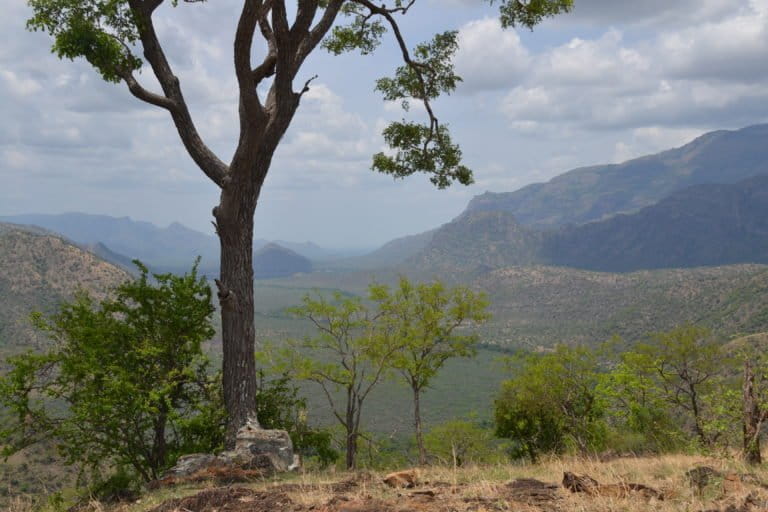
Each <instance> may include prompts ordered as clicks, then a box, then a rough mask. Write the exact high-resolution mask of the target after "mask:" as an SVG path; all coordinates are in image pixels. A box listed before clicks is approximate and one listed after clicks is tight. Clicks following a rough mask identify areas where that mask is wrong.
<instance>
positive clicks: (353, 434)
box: [345, 402, 357, 469]
mask: <svg viewBox="0 0 768 512" xmlns="http://www.w3.org/2000/svg"><path fill="white" fill-rule="evenodd" d="M346 420H347V442H346V445H347V450H346V451H347V453H346V457H345V462H346V466H347V469H355V467H356V466H357V428H356V422H355V411H354V407H350V405H349V402H348V403H347V418H346Z"/></svg>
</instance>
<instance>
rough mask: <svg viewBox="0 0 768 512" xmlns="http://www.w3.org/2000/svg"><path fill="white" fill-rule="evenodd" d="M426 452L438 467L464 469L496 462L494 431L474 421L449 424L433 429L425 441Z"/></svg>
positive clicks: (496, 449)
mask: <svg viewBox="0 0 768 512" xmlns="http://www.w3.org/2000/svg"><path fill="white" fill-rule="evenodd" d="M424 442H425V444H426V447H427V451H428V452H429V454H430V455H431V456H433V457H435V458H436V459H437V460H438V461H439V462H440V463H441V464H448V465H455V466H464V465H467V464H486V463H490V462H496V461H498V459H499V457H498V454H499V453H500V451H499V450H498V446H497V445H498V442H497V441H496V440H495V439H494V437H493V431H492V430H490V429H488V428H483V427H482V426H481V425H479V424H478V423H476V422H475V421H470V420H451V421H448V422H445V423H443V424H442V425H438V426H436V427H434V428H433V429H432V430H430V431H429V433H427V435H426V436H425V437H424Z"/></svg>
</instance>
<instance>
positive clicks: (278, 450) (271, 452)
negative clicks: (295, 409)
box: [219, 422, 299, 475]
mask: <svg viewBox="0 0 768 512" xmlns="http://www.w3.org/2000/svg"><path fill="white" fill-rule="evenodd" d="M219 458H220V459H222V460H224V461H226V463H227V464H230V465H234V466H238V467H241V468H243V469H250V470H259V471H262V472H263V473H264V474H268V475H271V474H274V473H284V472H286V471H293V470H295V469H298V467H299V458H298V456H296V455H294V453H293V443H292V442H291V437H290V436H289V435H288V432H286V431H285V430H264V429H262V428H261V427H259V426H258V424H257V423H256V422H248V423H246V424H245V425H243V426H242V427H241V428H240V430H238V431H237V437H236V439H235V449H234V450H231V451H228V452H224V453H222V454H221V455H220V456H219Z"/></svg>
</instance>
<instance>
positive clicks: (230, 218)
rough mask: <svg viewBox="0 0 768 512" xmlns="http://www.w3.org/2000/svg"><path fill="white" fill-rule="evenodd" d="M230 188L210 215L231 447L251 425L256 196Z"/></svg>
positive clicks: (243, 186) (246, 188)
mask: <svg viewBox="0 0 768 512" xmlns="http://www.w3.org/2000/svg"><path fill="white" fill-rule="evenodd" d="M243 181H245V183H240V184H236V183H231V184H229V185H228V186H226V187H224V188H223V189H222V192H221V202H220V204H219V206H218V207H216V208H215V209H214V216H215V217H216V222H217V231H218V234H219V240H220V243H221V279H220V280H217V283H216V284H217V286H218V288H219V302H220V304H221V331H222V348H223V352H224V354H223V355H224V361H223V366H222V381H223V387H224V404H225V407H226V409H227V414H228V416H227V429H226V441H225V442H226V446H227V447H228V448H232V447H234V444H235V437H236V435H237V431H238V429H239V428H240V427H242V426H243V425H244V424H245V423H246V422H248V421H252V422H256V421H257V420H256V388H257V383H256V360H255V354H254V352H255V343H256V339H255V329H254V308H253V214H254V211H255V209H256V198H257V194H255V193H254V192H253V186H252V185H251V184H249V183H248V181H250V180H248V179H246V180H243Z"/></svg>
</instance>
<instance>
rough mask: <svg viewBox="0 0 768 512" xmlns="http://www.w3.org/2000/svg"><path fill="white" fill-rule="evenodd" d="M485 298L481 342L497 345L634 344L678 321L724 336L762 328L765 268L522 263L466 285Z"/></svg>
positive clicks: (766, 315)
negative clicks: (610, 268) (619, 268)
mask: <svg viewBox="0 0 768 512" xmlns="http://www.w3.org/2000/svg"><path fill="white" fill-rule="evenodd" d="M473 286H474V287H475V288H476V289H480V290H483V291H485V292H486V293H487V294H488V296H489V298H490V300H491V311H492V313H493V318H492V320H491V321H490V322H489V323H488V324H487V325H486V326H484V327H483V333H484V337H483V339H484V340H485V341H486V342H488V343H493V344H498V345H501V346H505V347H509V346H512V347H520V346H526V347H529V348H537V347H551V346H553V345H555V344H557V343H561V342H565V343H586V344H596V343H600V342H602V341H605V340H607V339H608V338H610V337H611V336H613V335H614V334H618V335H620V336H622V337H624V338H625V339H627V340H629V341H631V340H638V339H640V338H642V337H643V336H644V335H646V334H647V333H649V332H658V331H664V330H668V329H671V328H672V327H674V326H676V325H680V324H683V323H686V322H691V323H696V324H700V325H704V326H707V327H710V328H712V329H713V330H714V332H715V333H717V334H719V335H722V336H724V337H731V336H732V335H733V334H735V333H745V334H749V333H759V332H763V331H766V330H768V266H762V265H734V266H726V267H705V268H694V269H673V270H654V271H641V272H634V273H631V274H609V273H600V272H589V271H584V270H575V269H570V268H558V267H544V266H529V267H511V268H506V269H500V270H496V271H493V272H489V273H487V274H485V275H483V276H481V277H479V278H477V279H476V280H475V281H474V282H473Z"/></svg>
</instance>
